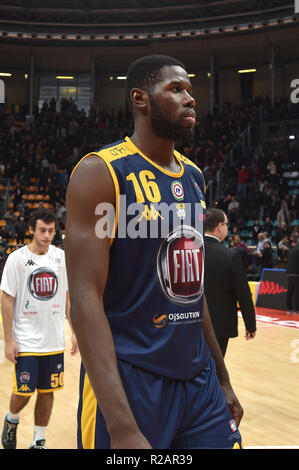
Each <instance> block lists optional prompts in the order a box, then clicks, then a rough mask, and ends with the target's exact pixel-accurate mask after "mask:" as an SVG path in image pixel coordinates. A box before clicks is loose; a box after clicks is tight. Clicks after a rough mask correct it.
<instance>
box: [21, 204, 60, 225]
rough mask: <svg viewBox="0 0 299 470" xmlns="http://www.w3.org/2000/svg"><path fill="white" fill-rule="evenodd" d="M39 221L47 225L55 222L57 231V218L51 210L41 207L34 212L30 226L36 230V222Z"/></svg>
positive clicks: (30, 219) (29, 222) (30, 218)
mask: <svg viewBox="0 0 299 470" xmlns="http://www.w3.org/2000/svg"><path fill="white" fill-rule="evenodd" d="M38 220H42V221H43V222H45V223H46V224H50V223H51V222H55V229H57V227H58V221H57V218H56V216H55V214H54V213H53V212H51V211H50V210H49V209H46V208H43V207H41V208H40V209H37V210H36V211H34V212H32V214H31V215H30V217H29V220H28V226H29V227H31V228H33V230H35V227H36V222H37V221H38Z"/></svg>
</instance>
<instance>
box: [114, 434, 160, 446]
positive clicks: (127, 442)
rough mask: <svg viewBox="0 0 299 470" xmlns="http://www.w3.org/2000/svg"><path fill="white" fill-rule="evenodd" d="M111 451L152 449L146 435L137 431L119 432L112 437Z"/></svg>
mask: <svg viewBox="0 0 299 470" xmlns="http://www.w3.org/2000/svg"><path fill="white" fill-rule="evenodd" d="M110 438H111V449H152V446H151V445H150V443H149V442H148V440H147V439H146V438H145V437H144V435H143V434H142V433H141V432H140V431H139V430H137V431H136V432H134V433H128V432H123V433H122V432H117V435H111V436H110Z"/></svg>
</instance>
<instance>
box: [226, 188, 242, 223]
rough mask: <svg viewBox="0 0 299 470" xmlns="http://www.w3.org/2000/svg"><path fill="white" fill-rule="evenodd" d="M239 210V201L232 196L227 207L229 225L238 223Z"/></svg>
mask: <svg viewBox="0 0 299 470" xmlns="http://www.w3.org/2000/svg"><path fill="white" fill-rule="evenodd" d="M239 210H240V204H239V201H238V200H237V198H236V196H235V195H232V196H231V201H230V203H229V204H228V207H227V212H228V219H229V222H230V223H231V224H234V223H237V222H238V216H239Z"/></svg>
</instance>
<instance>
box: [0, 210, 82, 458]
mask: <svg viewBox="0 0 299 470" xmlns="http://www.w3.org/2000/svg"><path fill="white" fill-rule="evenodd" d="M28 225H29V231H30V233H31V234H32V236H33V238H32V241H31V243H29V244H28V245H25V246H23V247H22V248H20V249H18V250H15V251H13V252H12V253H10V255H9V256H8V258H7V261H6V263H5V266H4V270H3V275H2V280H1V285H0V287H1V290H2V317H3V328H4V340H5V357H6V359H8V360H9V361H11V362H12V363H13V364H14V380H13V393H12V395H11V399H10V404H9V411H8V412H7V414H6V416H5V418H4V426H3V431H2V445H3V447H4V448H5V449H15V448H16V434H17V426H18V423H19V413H20V412H21V410H22V409H23V408H24V407H25V406H26V405H27V403H28V402H29V399H30V397H31V396H32V395H33V394H34V392H35V391H37V397H36V402H35V410H34V416H35V418H34V419H35V423H34V424H35V426H34V435H33V442H32V444H31V445H30V448H31V449H43V448H45V435H46V429H47V426H48V424H49V419H50V415H51V411H52V407H53V400H54V395H53V392H54V391H55V390H59V389H61V388H63V374H64V349H65V335H64V326H65V316H67V318H68V319H69V307H70V306H69V296H68V282H67V275H66V268H65V258H64V251H63V250H62V249H60V248H57V247H55V246H54V245H52V241H53V238H54V236H55V232H56V227H57V221H56V218H55V216H54V214H52V212H50V211H48V210H47V209H38V210H37V211H35V212H34V213H33V214H32V215H31V218H30V220H29V224H28ZM77 350H78V348H77V342H76V338H75V336H74V334H72V349H71V354H72V355H73V354H75V353H76V352H77Z"/></svg>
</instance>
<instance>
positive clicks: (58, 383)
mask: <svg viewBox="0 0 299 470" xmlns="http://www.w3.org/2000/svg"><path fill="white" fill-rule="evenodd" d="M63 375H64V353H63V352H59V353H53V354H52V353H46V354H39V355H34V354H32V353H20V354H19V356H18V358H17V363H16V364H15V374H14V383H13V393H14V394H15V395H26V396H30V395H33V393H34V392H35V390H37V391H38V392H40V393H48V392H52V391H54V390H59V389H61V388H63Z"/></svg>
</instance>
